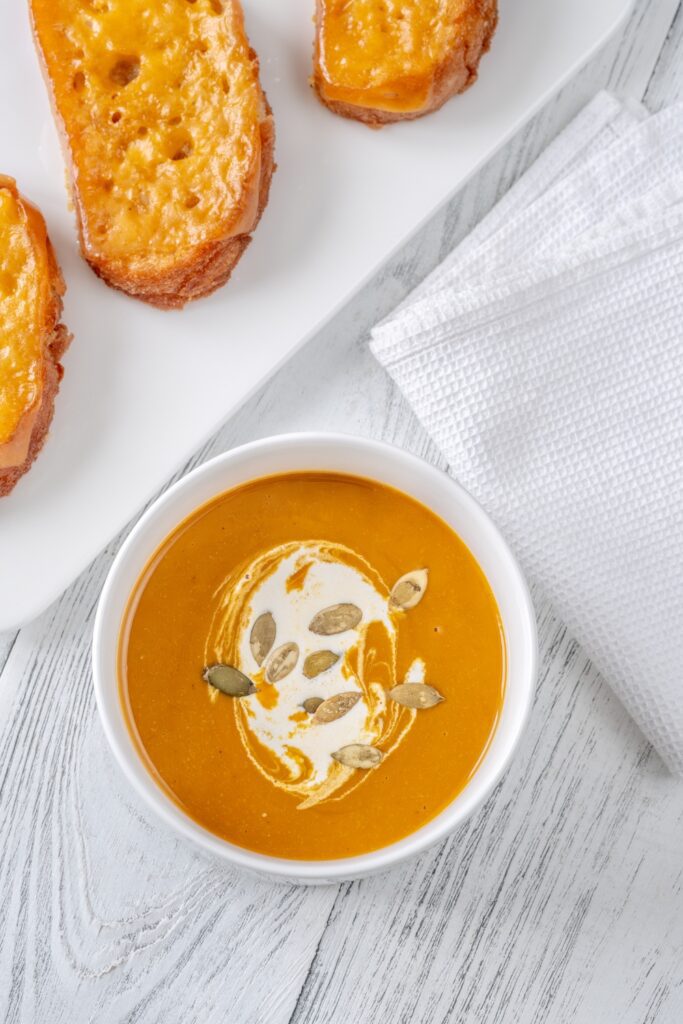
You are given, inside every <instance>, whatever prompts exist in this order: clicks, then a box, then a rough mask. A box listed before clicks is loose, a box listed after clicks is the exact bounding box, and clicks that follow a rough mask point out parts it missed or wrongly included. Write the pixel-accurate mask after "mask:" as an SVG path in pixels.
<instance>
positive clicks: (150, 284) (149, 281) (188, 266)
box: [31, 0, 277, 309]
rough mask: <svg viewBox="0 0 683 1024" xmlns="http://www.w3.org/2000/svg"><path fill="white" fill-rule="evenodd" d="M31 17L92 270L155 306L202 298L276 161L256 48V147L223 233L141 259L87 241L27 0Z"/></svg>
mask: <svg viewBox="0 0 683 1024" xmlns="http://www.w3.org/2000/svg"><path fill="white" fill-rule="evenodd" d="M231 3H232V5H233V7H234V8H235V10H236V12H237V14H238V18H239V24H240V26H241V28H242V30H243V19H242V9H241V4H240V2H239V0H231ZM31 21H32V27H33V35H34V40H35V43H36V50H37V52H38V58H39V62H40V66H41V71H42V73H43V77H44V79H45V81H46V84H47V87H48V92H49V95H50V100H51V105H52V109H53V114H54V116H55V120H56V123H57V126H58V130H59V134H60V138H61V142H62V148H63V151H64V155H65V159H66V163H67V166H68V168H69V188H70V191H71V197H72V201H73V205H74V208H75V210H76V217H77V226H78V234H79V241H80V248H81V254H82V256H83V258H84V259H85V260H86V262H87V263H88V265H89V266H90V267H91V269H92V270H93V271H94V273H95V274H96V275H97V276H98V277H99V278H101V279H102V280H103V281H104V282H105V283H106V284H108V285H109V286H110V287H112V288H115V289H116V290H118V291H122V292H125V293H126V294H127V295H130V296H132V297H134V298H138V299H140V300H142V301H143V302H147V303H149V304H150V305H153V306H156V307H157V308H159V309H180V308H182V307H183V306H184V305H185V304H186V303H187V302H190V301H192V300H194V299H198V298H202V297H204V296H207V295H209V294H211V293H212V292H214V291H215V290H216V289H217V288H220V287H221V286H222V285H223V284H225V283H226V282H227V281H228V279H229V278H230V275H231V274H232V271H233V269H234V268H235V266H236V264H237V263H238V262H239V260H240V258H241V256H242V254H243V253H244V251H245V249H246V248H247V246H248V245H249V242H250V241H251V235H252V232H253V231H254V229H255V228H256V226H257V224H258V222H259V220H260V218H261V215H262V213H263V210H264V208H265V206H266V204H267V202H268V196H269V191H270V182H271V178H272V175H273V172H274V170H275V169H276V167H277V165H276V164H275V161H274V150H275V126H274V121H273V116H272V110H271V108H270V105H269V103H268V100H267V97H266V95H265V93H264V92H263V90H262V89H261V87H260V83H259V81H258V76H259V62H258V57H257V55H256V53H255V52H254V51H253V50H252V49H251V48H249V57H250V60H251V61H252V63H253V66H254V74H255V76H256V81H257V86H258V89H259V95H260V97H261V101H262V105H263V111H264V116H263V118H262V120H261V121H260V123H259V126H258V127H259V136H260V152H259V153H258V154H257V158H256V159H255V160H254V161H253V164H252V167H251V169H250V173H249V176H248V177H247V178H245V180H244V186H243V190H242V201H241V203H240V206H239V208H238V209H236V210H235V211H234V214H233V216H232V217H231V220H230V224H226V225H225V237H223V238H220V237H219V238H215V237H214V238H212V239H211V240H208V241H206V242H204V243H202V244H199V245H196V246H195V247H194V248H193V249H192V251H191V252H190V253H189V255H182V256H181V257H180V258H178V259H176V260H175V261H174V262H173V263H171V264H170V265H168V263H166V264H165V265H162V264H161V262H160V261H156V260H155V259H154V257H150V259H149V260H146V261H144V264H143V265H140V261H139V260H138V261H134V260H133V259H125V258H124V259H123V260H121V259H118V260H116V261H114V260H111V259H107V258H104V257H101V256H100V257H96V256H95V255H94V254H93V252H92V250H91V248H90V247H89V245H88V244H87V239H86V232H85V229H84V225H85V221H86V217H85V209H84V200H83V197H82V196H81V193H80V192H79V188H78V175H77V174H76V173H75V167H74V159H73V154H72V152H71V146H70V142H69V132H68V130H67V127H66V124H65V121H64V118H63V116H62V115H61V113H60V111H59V109H58V105H57V102H56V93H55V88H54V83H53V82H52V80H51V76H50V70H49V67H48V64H47V62H46V59H45V53H44V52H43V48H42V46H41V43H40V39H39V32H38V29H37V26H36V11H35V10H34V7H33V4H31Z"/></svg>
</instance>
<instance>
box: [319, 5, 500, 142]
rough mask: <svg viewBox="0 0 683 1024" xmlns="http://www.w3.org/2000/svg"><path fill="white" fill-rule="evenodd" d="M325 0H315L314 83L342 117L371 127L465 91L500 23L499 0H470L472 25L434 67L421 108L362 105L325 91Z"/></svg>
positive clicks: (411, 116) (414, 114)
mask: <svg viewBox="0 0 683 1024" xmlns="http://www.w3.org/2000/svg"><path fill="white" fill-rule="evenodd" d="M324 2H325V0H316V44H315V57H314V71H313V79H312V85H313V89H314V91H315V93H316V95H317V96H318V99H319V100H320V102H321V103H322V104H323V105H324V106H326V107H327V108H328V109H329V110H331V111H332V112H333V113H335V114H338V115H339V116H340V117H346V118H350V119H351V120H354V121H361V122H362V123H363V124H366V125H368V127H370V128H382V127H383V126H384V125H385V124H395V123H397V122H398V121H414V120H415V119H416V118H418V117H424V116H425V115H426V114H431V113H432V112H433V111H435V110H438V109H439V108H440V107H442V106H443V105H444V103H446V102H447V101H448V100H449V99H451V97H453V96H456V95H457V94H458V93H461V92H465V90H466V89H469V87H470V86H471V85H473V84H474V82H475V81H476V80H477V73H478V70H479V62H480V60H481V58H482V57H483V55H484V54H485V53H487V52H488V50H489V48H490V46H491V40H492V39H493V35H494V33H495V31H496V26H497V24H498V0H470V8H471V10H470V19H469V23H470V29H469V31H468V33H467V35H464V36H462V37H460V38H459V39H458V40H457V41H456V45H455V46H454V47H453V49H452V50H451V51H450V53H449V54H448V55H447V56H446V58H445V59H444V60H443V61H442V62H441V64H440V65H439V66H438V67H436V68H435V70H434V74H433V78H432V89H431V95H430V99H429V102H428V103H427V104H426V105H425V106H424V107H422V108H421V109H420V110H410V111H405V112H402V111H390V110H380V109H376V108H373V107H361V106H357V105H356V104H353V103H344V102H342V101H340V100H328V99H326V98H325V95H324V77H323V74H322V71H321V68H320V61H319V59H318V49H319V46H318V34H319V28H320V23H321V14H322V7H323V4H324Z"/></svg>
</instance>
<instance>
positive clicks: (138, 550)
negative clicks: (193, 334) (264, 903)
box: [93, 434, 537, 884]
mask: <svg viewBox="0 0 683 1024" xmlns="http://www.w3.org/2000/svg"><path fill="white" fill-rule="evenodd" d="M301 470H328V471H332V472H341V473H349V474H354V475H357V476H364V477H370V478H372V479H374V480H378V481H381V482H382V483H386V484H390V485H391V486H392V487H395V488H397V489H398V490H400V491H404V492H405V493H406V494H409V495H411V496H412V497H414V498H417V500H418V501H421V502H422V503H423V504H424V505H426V506H427V507H428V508H430V509H432V511H434V512H435V513H436V514H437V515H439V516H441V518H442V519H443V520H445V522H447V523H448V524H449V525H450V526H451V527H452V528H453V529H454V530H455V532H456V533H457V534H458V536H459V537H461V538H462V540H463V541H464V542H465V544H467V546H468V547H469V549H470V551H471V552H472V554H473V555H474V557H475V558H476V559H477V561H478V563H479V565H480V566H481V568H482V570H483V571H484V573H485V575H486V577H487V579H488V582H489V584H490V586H491V589H492V590H493V593H494V595H495V598H496V601H497V603H498V608H499V611H500V615H501V619H502V623H503V629H504V633H505V645H506V685H505V695H504V701H503V708H502V712H501V716H500V719H499V722H498V725H497V728H496V731H495V734H494V736H493V739H492V740H491V743H490V744H489V747H488V749H487V751H486V753H485V755H484V757H483V758H482V761H481V763H480V765H479V767H478V768H477V770H476V772H475V774H474V775H473V777H472V778H471V779H470V781H469V782H468V784H467V786H466V787H465V788H464V789H463V790H462V792H460V793H459V794H458V795H457V796H456V797H455V799H454V800H453V801H452V802H451V803H450V804H449V805H448V807H446V808H445V810H443V811H442V812H441V813H440V814H439V815H437V817H436V818H434V819H432V821H430V822H428V824H426V825H424V826H423V827H422V828H420V829H418V830H417V832H413V833H412V834H411V835H409V836H406V838H405V839H402V840H401V841H400V842H397V843H392V844H391V845H390V846H385V847H383V848H382V849H380V850H375V851H373V852H372V853H366V854H363V855H362V856H359V857H347V858H343V859H340V860H323V861H320V860H313V861H303V860H286V859H284V858H279V857H270V856H265V855H264V854H260V853H252V852H251V851H250V850H245V849H243V848H242V847H239V846H234V845H233V844H232V843H229V842H227V841H226V840H224V839H221V838H219V837H218V836H215V835H213V834H212V833H211V832H209V831H207V830H206V829H204V828H202V827H201V825H198V824H197V823H196V822H194V821H192V820H191V819H190V818H188V817H187V816H186V815H185V814H183V812H182V811H181V810H180V808H179V807H177V806H176V805H175V804H174V803H173V802H172V801H171V800H170V799H169V798H168V797H167V796H166V795H165V794H164V793H163V791H162V790H161V789H160V788H159V787H158V786H157V784H156V783H155V782H154V780H153V779H152V777H151V775H150V774H149V773H148V771H147V770H146V768H145V767H144V766H143V764H142V762H141V760H140V758H139V756H138V753H137V751H136V749H135V746H134V744H133V741H132V739H131V737H130V734H129V732H128V729H127V727H126V723H125V720H124V717H123V710H122V707H121V703H120V700H119V687H118V680H117V645H118V637H119V630H120V627H121V622H122V618H123V614H124V611H125V608H126V603H127V601H128V597H129V595H130V592H131V590H132V589H133V586H134V585H135V583H136V581H137V579H138V577H139V575H140V573H141V572H142V569H143V568H144V566H145V564H146V563H147V561H148V559H149V557H150V556H151V555H152V554H153V552H154V551H155V550H156V548H157V547H158V546H159V545H160V544H161V542H162V541H163V540H164V538H165V537H167V536H168V534H169V533H170V532H171V531H172V530H173V529H174V527H176V526H177V525H178V523H180V522H181V520H183V519H185V518H186V516H188V515H190V514H191V513H192V512H193V511H194V510H195V509H196V508H197V507H198V506H199V505H202V504H204V502H206V501H209V500H210V499H211V498H213V497H215V496H216V495H218V494H221V493H222V492H223V491H227V490H230V489H231V488H233V487H237V486H238V485H240V484H243V483H245V482H247V481H249V480H254V479H258V478H259V477H263V476H269V475H272V474H275V473H287V472H293V471H301ZM536 664H537V642H536V620H535V616H534V611H533V607H532V604H531V599H530V597H529V592H528V590H527V586H526V583H525V581H524V578H523V576H522V574H521V572H520V570H519V567H518V565H517V563H516V561H515V559H514V557H513V556H512V554H511V552H510V550H509V548H508V547H507V545H506V543H505V541H504V540H503V538H502V537H501V535H500V533H499V532H498V530H497V529H496V527H495V526H494V525H493V523H492V522H491V520H490V519H489V518H488V516H487V515H486V513H485V512H484V511H483V510H482V509H481V508H480V507H479V505H478V504H477V503H476V502H475V501H474V499H473V498H471V497H470V495H469V494H468V493H467V491H465V490H463V488H462V487H460V485H459V484H457V483H455V481H454V480H452V479H451V478H450V477H449V476H447V475H446V474H445V473H442V472H441V471H440V470H438V469H435V468H434V467H433V466H431V465H429V464H428V463H426V462H423V461H422V460H421V459H418V458H416V457H415V456H414V455H409V454H408V453H407V452H404V451H401V450H400V449H399V448H394V447H392V446H390V445H387V444H382V443H381V442H379V441H370V440H366V439H362V438H357V437H347V436H345V435H340V434H284V435H281V436H279V437H272V438H267V439H265V440H263V441H255V442H254V443H252V444H247V445H243V446H242V447H241V448H235V449H233V450H232V451H229V452H226V453H225V454H223V455H219V456H217V457H216V458H215V459H211V461H210V462H206V463H204V465H203V466H200V467H199V468H198V469H195V470H194V471H193V472H192V473H189V474H188V475H187V476H186V477H183V479H182V480H179V481H178V483H176V484H175V485H174V486H173V487H171V488H170V489H169V490H168V491H166V493H165V494H163V495H162V496H161V497H160V498H159V499H158V500H157V501H155V502H154V504H153V505H152V506H151V508H149V509H148V511H147V512H146V513H145V514H144V515H143V517H142V518H141V519H140V521H139V523H138V524H137V526H135V528H134V529H133V530H132V531H131V533H130V535H129V536H128V538H127V540H126V541H125V543H124V544H123V546H122V548H121V550H120V551H119V553H118V555H117V556H116V559H115V560H114V563H113V565H112V567H111V569H110V571H109V575H108V576H107V579H106V582H105V584H104V588H103V590H102V595H101V597H100V602H99V607H98V609H97V616H96V619H95V635H94V642H93V671H94V678H95V695H96V697H97V706H98V709H99V712H100V717H101V719H102V725H103V726H104V732H105V735H106V737H107V739H108V741H109V744H110V746H111V749H112V750H113V752H114V756H115V758H116V760H117V761H118V763H119V765H120V766H121V768H122V769H123V772H124V774H125V775H126V777H127V778H128V779H129V781H130V782H131V783H132V785H133V786H134V787H135V789H136V790H137V791H138V793H139V794H140V795H141V796H142V798H143V799H144V800H145V802H146V803H147V804H148V805H149V807H150V808H151V809H152V810H153V811H154V812H155V813H156V814H157V815H158V816H159V817H160V818H161V819H162V820H163V821H164V822H166V824H167V825H170V826H171V828H173V829H174V830H175V832H176V833H178V835H180V836H183V837H184V838H186V839H189V840H190V841H191V842H193V843H194V844H195V845H196V846H198V847H200V848H201V849H202V850H205V851H207V852H209V853H213V854H215V855H216V856H218V857H220V858H222V859H223V860H225V861H227V862H229V863H230V864H234V865H237V866H238V867H241V868H247V869H251V870H252V871H256V872H258V873H260V874H263V875H267V876H269V877H271V878H273V879H279V880H282V881H290V882H298V883H303V884H324V883H326V882H330V883H331V882H339V881H342V880H345V879H352V878H361V877H364V876H365V875H370V874H373V873H375V872H377V871H383V870H386V869H387V868H390V867H393V866H394V865H396V864H398V863H399V862H400V861H404V860H405V859H406V858H408V857H412V856H413V855H414V854H417V853H420V852H421V851H422V850H424V849H425V848H426V847H428V846H431V845H432V844H433V843H435V842H438V840H440V839H443V838H444V836H446V835H448V834H449V833H450V832H452V831H453V830H454V829H455V828H456V827H457V826H458V825H459V824H460V823H461V822H462V821H464V820H465V818H467V817H468V816H469V815H470V814H472V812H473V811H474V810H475V809H476V808H477V807H479V805H480V804H481V803H482V802H483V801H484V800H485V799H486V797H487V796H488V795H489V794H490V792H491V790H492V789H493V787H494V786H495V785H496V783H497V782H498V780H499V779H500V777H501V775H502V773H503V771H504V769H505V768H506V767H507V765H508V763H509V761H510V758H511V756H512V753H513V751H514V749H515V746H516V745H517V742H518V740H519V737H520V735H521V732H522V729H523V727H524V722H525V720H526V717H527V713H528V711H529V707H530V704H531V699H532V696H533V689H534V683H535V679H536ZM444 768H447V766H444Z"/></svg>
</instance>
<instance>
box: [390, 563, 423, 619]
mask: <svg viewBox="0 0 683 1024" xmlns="http://www.w3.org/2000/svg"><path fill="white" fill-rule="evenodd" d="M428 578H429V570H428V569H415V570H413V572H407V573H406V574H405V576H401V578H400V579H399V580H396V582H395V583H394V585H393V587H392V589H391V593H390V594H389V607H390V608H400V609H401V610H402V611H408V609H409V608H414V607H415V605H416V604H419V603H420V601H421V600H422V598H423V597H424V594H425V590H426V589H427V581H428Z"/></svg>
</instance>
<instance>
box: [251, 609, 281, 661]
mask: <svg viewBox="0 0 683 1024" xmlns="http://www.w3.org/2000/svg"><path fill="white" fill-rule="evenodd" d="M274 643H275V619H274V618H273V616H272V615H271V613H270V612H264V613H263V615H259V617H258V619H257V620H256V622H255V623H254V625H253V626H252V627H251V634H250V636H249V646H250V647H251V653H252V654H253V655H254V660H255V661H256V664H257V665H262V664H263V662H264V661H265V660H266V657H267V655H268V654H270V649H271V647H272V646H273V644H274Z"/></svg>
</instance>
